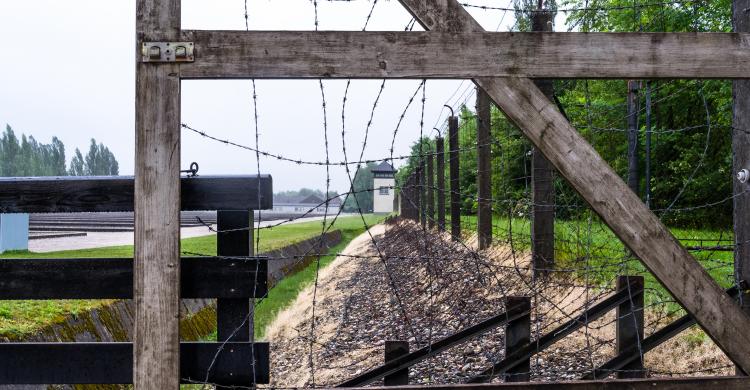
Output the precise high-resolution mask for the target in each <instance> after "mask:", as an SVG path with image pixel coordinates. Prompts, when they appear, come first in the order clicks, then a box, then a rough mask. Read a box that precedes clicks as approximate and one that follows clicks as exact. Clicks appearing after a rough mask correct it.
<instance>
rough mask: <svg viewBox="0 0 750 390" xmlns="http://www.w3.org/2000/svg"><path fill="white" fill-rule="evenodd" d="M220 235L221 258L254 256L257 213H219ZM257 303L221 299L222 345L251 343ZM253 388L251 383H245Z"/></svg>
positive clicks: (219, 329) (219, 328)
mask: <svg viewBox="0 0 750 390" xmlns="http://www.w3.org/2000/svg"><path fill="white" fill-rule="evenodd" d="M216 218H217V225H218V228H219V233H217V236H216V253H217V254H219V255H220V256H250V255H252V253H253V249H254V248H253V244H254V243H253V229H252V227H253V219H254V212H253V211H247V210H241V211H229V210H220V211H218V212H217V213H216ZM253 305H254V301H252V300H248V299H247V298H245V299H242V298H232V299H218V300H217V302H216V330H217V339H218V340H219V341H252V340H253V332H254V327H253V324H254V321H253V314H254V310H253V309H254V306H253ZM243 385H244V386H250V385H252V383H245V384H243Z"/></svg>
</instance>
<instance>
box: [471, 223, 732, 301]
mask: <svg viewBox="0 0 750 390" xmlns="http://www.w3.org/2000/svg"><path fill="white" fill-rule="evenodd" d="M461 226H462V230H463V231H464V232H474V231H476V216H462V217H461ZM530 228H531V225H530V221H529V220H528V219H521V218H518V219H513V220H512V221H510V220H509V219H508V218H501V217H497V216H496V217H495V218H494V220H493V236H494V237H495V241H496V243H497V242H500V243H505V244H509V243H511V242H512V244H513V246H514V247H515V248H516V249H517V250H521V251H527V250H529V249H530V247H531V239H530V236H529V232H530ZM670 230H671V231H672V234H674V236H675V237H677V238H678V239H680V240H681V242H682V243H683V245H686V246H690V245H692V246H698V245H701V246H718V245H727V244H731V242H726V241H725V240H733V239H734V236H733V234H732V232H731V230H727V231H721V230H710V229H683V228H671V229H670ZM697 239H703V242H702V243H701V242H698V241H695V240H697ZM690 253H691V254H692V255H693V256H694V257H695V258H696V260H698V261H699V262H700V263H701V264H702V265H703V266H704V267H705V268H706V270H708V272H709V274H711V276H713V278H714V279H715V280H716V281H717V282H718V283H719V284H720V285H721V286H723V287H725V288H726V287H729V286H731V285H733V284H734V279H733V278H734V276H733V275H734V268H733V254H732V252H723V251H691V252H690ZM555 258H556V266H557V269H559V270H567V271H569V272H570V273H571V274H573V275H574V277H575V278H576V279H577V280H581V281H583V280H584V279H586V278H588V280H589V281H590V282H593V283H598V284H601V285H606V284H610V285H611V283H613V281H614V279H615V278H616V277H617V276H618V275H626V274H628V275H643V276H644V279H645V282H646V288H649V289H653V290H649V291H647V293H646V304H647V305H648V304H650V303H651V304H653V303H655V302H659V301H663V300H670V299H672V298H671V296H670V295H669V293H667V292H666V290H664V288H663V287H662V286H661V284H660V283H659V282H658V281H657V280H656V278H654V277H653V275H651V273H650V272H648V270H646V268H645V267H644V266H643V265H642V264H641V262H640V261H638V260H637V259H635V258H633V257H631V256H630V254H629V252H628V251H627V250H626V249H625V246H624V245H623V244H622V242H620V240H619V239H618V238H617V237H616V236H615V235H614V233H612V231H611V230H610V229H609V228H608V227H607V226H606V225H604V224H603V223H601V222H600V221H599V220H598V219H597V218H592V220H591V221H585V220H584V221H560V220H558V221H556V222H555ZM587 260H588V261H587ZM667 309H668V310H669V311H670V312H671V311H675V310H678V309H679V306H678V305H677V304H668V305H667Z"/></svg>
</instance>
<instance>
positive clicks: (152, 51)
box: [148, 46, 161, 60]
mask: <svg viewBox="0 0 750 390" xmlns="http://www.w3.org/2000/svg"><path fill="white" fill-rule="evenodd" d="M148 56H149V58H151V59H152V60H158V59H159V58H161V48H159V46H151V47H150V48H149V49H148Z"/></svg>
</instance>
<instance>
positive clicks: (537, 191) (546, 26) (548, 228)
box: [531, 12, 555, 279]
mask: <svg viewBox="0 0 750 390" xmlns="http://www.w3.org/2000/svg"><path fill="white" fill-rule="evenodd" d="M531 28H532V30H534V31H552V13H551V12H534V13H532V14H531ZM534 83H535V84H536V86H537V87H538V88H539V89H540V90H541V91H542V92H543V93H544V95H545V96H547V98H549V99H550V100H552V99H554V91H553V85H552V80H536V81H534ZM554 184H555V183H554V168H553V167H552V164H550V162H549V160H547V158H546V157H544V153H542V152H541V151H540V150H539V149H537V148H536V147H534V148H533V149H532V158H531V204H532V215H531V257H532V265H533V267H534V278H535V279H536V278H540V277H545V276H546V275H548V274H549V272H550V271H551V270H552V269H553V268H554V267H555V186H554Z"/></svg>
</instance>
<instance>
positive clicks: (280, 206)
mask: <svg viewBox="0 0 750 390" xmlns="http://www.w3.org/2000/svg"><path fill="white" fill-rule="evenodd" d="M325 203H326V202H325V200H324V199H321V198H320V197H318V196H316V195H309V196H307V197H304V198H299V199H294V200H292V201H287V202H278V201H276V200H274V202H273V211H274V212H279V213H290V214H305V213H307V214H325V212H326V204H325ZM340 208H341V200H340V199H339V198H333V199H331V200H329V201H328V214H329V215H330V214H338V212H339V209H340Z"/></svg>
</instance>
